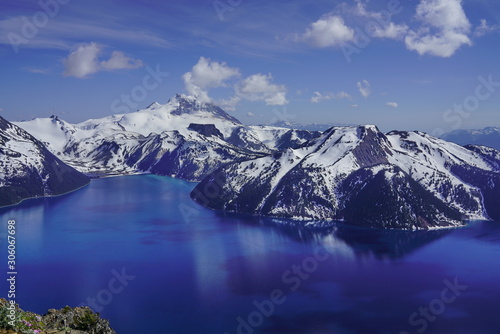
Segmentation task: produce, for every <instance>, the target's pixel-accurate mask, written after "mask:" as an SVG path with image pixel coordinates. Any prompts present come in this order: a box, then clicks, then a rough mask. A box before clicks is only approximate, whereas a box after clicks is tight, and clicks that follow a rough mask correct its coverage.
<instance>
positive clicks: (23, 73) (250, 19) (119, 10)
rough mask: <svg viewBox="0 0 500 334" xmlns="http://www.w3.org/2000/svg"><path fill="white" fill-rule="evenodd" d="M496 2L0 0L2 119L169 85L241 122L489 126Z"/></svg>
mask: <svg viewBox="0 0 500 334" xmlns="http://www.w3.org/2000/svg"><path fill="white" fill-rule="evenodd" d="M499 42H500V2H499V1H494V0H464V1H460V0H406V1H404V0H401V1H398V0H389V1H386V0H381V1H375V0H370V1H368V0H356V1H334V0H330V1H325V0H290V1H277V0H207V1H201V0H199V1H189V0H169V1H153V0H134V1H131V0H120V1H114V0H109V1H96V0H85V1H78V0H39V1H26V0H16V1H6V0H0V64H1V65H0V115H2V116H3V117H4V118H6V119H7V120H10V121H21V120H29V119H32V118H35V117H49V116H51V115H57V116H59V117H60V118H62V119H64V120H66V121H68V122H72V123H77V122H81V121H84V120H87V119H90V118H100V117H105V116H108V115H112V114H117V113H125V112H134V111H136V110H139V109H143V108H146V107H147V106H148V105H150V104H151V103H152V102H155V101H156V102H159V103H161V104H164V103H166V102H167V101H168V100H169V98H171V97H172V96H174V95H175V94H176V93H180V94H187V95H196V96H198V98H199V99H201V100H202V101H206V102H211V103H215V104H217V105H219V106H221V107H222V108H223V109H224V110H226V111H227V112H228V113H230V114H231V115H233V116H235V117H236V118H238V119H239V120H240V121H242V122H243V123H245V124H272V123H274V122H276V121H287V122H295V123H304V124H308V123H333V124H349V125H352V124H376V125H377V126H379V128H380V129H381V130H383V131H390V130H393V129H398V130H421V131H426V132H428V133H431V134H433V135H440V134H442V133H444V132H448V131H451V130H454V129H460V128H465V129H471V128H482V127H486V126H499V125H500V56H499V55H500V43H499Z"/></svg>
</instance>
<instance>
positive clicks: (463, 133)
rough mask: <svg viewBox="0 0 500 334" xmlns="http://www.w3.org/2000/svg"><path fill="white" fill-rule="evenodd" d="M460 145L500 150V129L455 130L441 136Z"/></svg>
mask: <svg viewBox="0 0 500 334" xmlns="http://www.w3.org/2000/svg"><path fill="white" fill-rule="evenodd" d="M441 138H443V139H444V140H447V141H451V142H453V143H457V144H459V145H469V144H471V145H483V146H489V147H493V148H494V149H497V150H500V128H498V127H491V126H490V127H486V128H484V129H478V130H454V131H451V132H448V133H445V134H444V135H442V136H441Z"/></svg>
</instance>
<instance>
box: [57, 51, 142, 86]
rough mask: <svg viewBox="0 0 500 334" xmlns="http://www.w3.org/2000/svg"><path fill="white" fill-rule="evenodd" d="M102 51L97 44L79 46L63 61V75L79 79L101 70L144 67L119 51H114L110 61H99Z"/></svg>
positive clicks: (137, 60) (138, 61) (136, 60)
mask: <svg viewBox="0 0 500 334" xmlns="http://www.w3.org/2000/svg"><path fill="white" fill-rule="evenodd" d="M102 50H103V47H102V46H100V45H99V44H97V43H88V44H80V45H79V46H78V47H77V48H76V50H74V51H72V52H71V53H70V54H69V55H68V57H67V58H65V59H64V60H63V64H64V73H63V75H64V76H68V77H75V78H80V79H81V78H85V77H87V76H89V75H91V74H94V73H96V72H99V71H102V70H120V69H135V68H139V67H141V66H143V65H144V64H143V62H142V61H141V60H139V59H133V58H129V57H127V56H125V55H124V54H123V53H122V52H119V51H114V52H113V53H112V54H111V58H110V59H108V60H104V61H100V60H99V55H100V54H101V53H102Z"/></svg>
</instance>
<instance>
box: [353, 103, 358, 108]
mask: <svg viewBox="0 0 500 334" xmlns="http://www.w3.org/2000/svg"><path fill="white" fill-rule="evenodd" d="M351 107H353V108H358V107H359V105H357V104H353V105H352V106H351Z"/></svg>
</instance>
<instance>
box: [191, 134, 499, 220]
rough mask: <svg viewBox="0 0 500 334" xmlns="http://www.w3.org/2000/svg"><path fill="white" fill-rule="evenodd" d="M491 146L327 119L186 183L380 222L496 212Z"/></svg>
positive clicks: (319, 214) (244, 199)
mask: <svg viewBox="0 0 500 334" xmlns="http://www.w3.org/2000/svg"><path fill="white" fill-rule="evenodd" d="M499 156H500V152H498V151H495V150H492V149H489V148H485V147H477V146H475V147H467V148H465V147H462V146H459V145H456V144H454V143H450V142H446V141H444V140H442V139H438V138H435V137H432V136H429V135H427V134H425V133H422V132H398V131H393V132H389V133H388V134H383V133H381V132H380V131H379V130H378V129H377V127H375V126H372V125H368V126H358V127H334V128H331V129H329V130H327V131H325V132H324V133H323V134H322V135H321V136H319V137H317V138H314V139H312V140H310V141H308V142H307V143H305V144H303V145H302V146H301V147H299V148H295V149H292V148H288V149H285V150H283V151H281V152H279V153H276V154H274V155H268V156H265V157H260V158H256V159H253V160H247V161H243V162H239V163H232V164H228V165H225V166H222V167H221V168H219V169H218V170H216V171H215V172H214V173H212V174H211V175H209V176H207V177H206V178H205V179H204V180H202V181H201V182H200V183H199V184H198V186H197V187H196V188H195V189H194V190H193V192H192V193H191V197H192V198H193V199H194V200H195V201H197V202H198V203H200V204H202V205H205V206H207V207H210V208H213V209H219V210H224V211H229V212H240V213H248V214H254V215H268V216H275V217H289V218H296V219H305V220H325V219H335V220H344V221H345V222H347V223H351V224H359V225H364V226H370V227H380V228H403V229H419V228H433V227H445V226H458V225H462V224H463V220H465V219H490V218H491V219H494V220H500V210H499V209H498V207H499V205H498V204H500V202H499V200H498V199H499V198H500V173H499V169H498V166H500V159H499Z"/></svg>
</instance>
